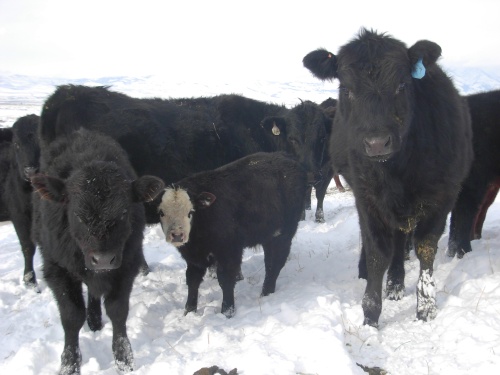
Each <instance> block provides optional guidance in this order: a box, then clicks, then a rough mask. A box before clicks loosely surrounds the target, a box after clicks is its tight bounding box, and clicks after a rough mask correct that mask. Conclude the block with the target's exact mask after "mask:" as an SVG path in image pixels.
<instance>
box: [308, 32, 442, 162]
mask: <svg viewBox="0 0 500 375" xmlns="http://www.w3.org/2000/svg"><path fill="white" fill-rule="evenodd" d="M440 51H441V49H440V47H439V46H438V45H437V44H435V43H432V42H428V41H421V42H418V43H416V44H415V45H414V46H413V47H411V48H410V49H407V48H406V46H405V45H404V44H403V43H402V42H400V41H398V40H396V39H393V38H391V37H389V36H386V35H383V34H376V33H374V32H369V31H367V30H364V31H362V32H361V34H360V36H359V37H358V38H357V39H355V40H353V41H351V42H350V43H348V44H346V45H344V46H343V47H341V49H340V50H339V53H338V55H337V56H335V55H333V54H331V53H329V52H327V51H324V50H318V51H314V52H311V53H310V54H309V55H307V56H306V57H305V58H304V65H306V67H308V68H309V69H310V70H311V71H312V72H313V74H315V75H316V76H317V77H319V78H321V79H332V78H337V79H338V80H339V82H340V85H339V103H338V106H337V110H336V115H335V124H336V126H341V127H342V129H343V131H344V132H345V133H346V134H347V137H348V139H347V142H348V147H349V149H350V150H351V151H353V152H355V153H357V154H358V155H361V156H363V157H366V158H368V159H369V160H373V161H386V160H388V159H390V158H391V157H392V156H393V155H395V154H396V153H397V152H398V151H400V149H401V147H402V146H403V145H404V143H405V140H406V136H407V134H408V132H409V129H410V126H411V124H412V119H413V113H414V109H415V106H416V105H417V103H416V99H415V98H416V96H415V91H416V90H418V87H417V86H418V85H419V83H417V82H416V81H418V80H420V79H422V80H425V79H426V77H425V68H426V67H427V68H429V67H431V66H432V65H433V64H434V63H435V62H436V60H437V58H438V57H439V55H440ZM417 69H421V70H422V71H421V72H420V73H421V74H420V75H419V74H415V71H416V70H417ZM430 94H432V93H430Z"/></svg>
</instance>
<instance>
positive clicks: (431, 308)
mask: <svg viewBox="0 0 500 375" xmlns="http://www.w3.org/2000/svg"><path fill="white" fill-rule="evenodd" d="M436 315H437V310H436V285H435V283H434V279H433V277H432V276H431V274H430V272H429V270H423V271H422V272H421V274H420V277H419V279H418V283H417V318H418V319H420V320H424V321H429V320H432V319H434V318H435V317H436Z"/></svg>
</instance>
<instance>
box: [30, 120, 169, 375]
mask: <svg viewBox="0 0 500 375" xmlns="http://www.w3.org/2000/svg"><path fill="white" fill-rule="evenodd" d="M40 163H41V168H40V169H41V173H39V174H36V175H35V176H33V177H32V178H31V181H32V184H33V187H34V189H35V190H36V192H37V193H38V194H35V196H34V200H33V203H34V220H35V224H34V237H35V239H36V242H37V244H38V245H39V247H40V252H41V254H42V259H43V274H44V278H45V280H46V282H47V285H48V286H49V287H50V289H51V290H52V293H53V294H54V298H55V299H56V301H57V305H58V307H59V313H60V316H61V322H62V326H63V328H64V350H63V353H62V355H61V373H63V374H73V373H79V370H80V364H81V353H80V348H79V343H78V341H79V340H78V335H79V331H80V329H81V328H82V326H83V324H84V322H85V320H86V319H87V323H88V325H89V328H90V329H91V330H93V331H96V330H99V329H101V328H102V321H101V316H102V314H101V297H103V298H104V306H105V307H106V313H107V314H108V316H109V318H110V320H111V323H112V325H113V341H112V342H113V344H112V348H113V354H114V358H115V363H116V365H117V367H118V369H120V370H123V371H129V370H132V367H133V354H132V349H131V346H130V342H129V340H128V337H127V330H126V320H127V315H128V307H129V297H130V293H131V291H132V285H133V282H134V279H135V277H136V275H137V274H138V272H139V268H140V266H141V264H142V263H143V261H144V255H143V252H142V241H143V230H144V226H145V215H144V206H143V204H142V202H144V201H151V200H152V199H153V198H154V197H156V195H157V194H158V193H159V192H160V191H161V190H163V188H164V184H163V182H162V181H161V180H160V179H159V178H157V177H153V176H143V177H140V178H137V176H136V173H135V171H134V169H133V168H132V166H131V165H130V162H129V160H128V157H127V154H126V153H125V152H124V151H123V150H122V149H121V147H120V146H119V145H118V144H117V143H116V142H115V141H114V140H113V139H112V138H110V137H108V136H104V135H101V134H98V133H97V132H93V131H89V130H86V129H82V130H79V131H77V132H74V133H73V134H72V135H71V136H70V137H59V138H58V139H57V140H56V141H54V142H53V143H52V144H51V145H50V146H48V147H46V148H44V147H42V156H41V161H40ZM82 282H83V283H85V284H86V285H87V292H88V307H87V313H86V311H85V303H84V299H83V295H82Z"/></svg>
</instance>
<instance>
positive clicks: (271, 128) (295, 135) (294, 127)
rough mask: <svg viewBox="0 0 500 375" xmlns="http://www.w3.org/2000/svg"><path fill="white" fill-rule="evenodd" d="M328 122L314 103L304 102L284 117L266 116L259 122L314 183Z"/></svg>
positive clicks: (318, 177)
mask: <svg viewBox="0 0 500 375" xmlns="http://www.w3.org/2000/svg"><path fill="white" fill-rule="evenodd" d="M329 121H330V120H329V119H328V118H327V116H326V115H325V113H324V112H323V110H322V109H321V108H320V107H319V106H318V105H317V104H315V103H312V102H310V101H305V102H302V103H301V104H299V105H297V106H295V107H294V108H293V109H291V110H290V112H289V113H288V114H287V115H286V116H284V117H278V116H276V117H268V118H266V119H264V120H263V121H262V124H261V125H262V127H263V128H264V129H265V130H266V131H267V133H268V134H269V135H270V136H271V137H273V138H274V141H275V144H277V145H278V146H277V150H279V151H285V152H287V153H288V154H290V155H292V156H293V157H294V158H295V159H296V160H297V161H298V162H299V163H301V164H302V165H303V166H304V168H305V169H306V170H307V171H308V174H309V182H311V183H315V182H318V181H320V180H321V177H322V176H321V164H322V162H323V151H324V148H325V143H326V139H327V138H326V127H327V124H328V122H329ZM271 134H272V135H271Z"/></svg>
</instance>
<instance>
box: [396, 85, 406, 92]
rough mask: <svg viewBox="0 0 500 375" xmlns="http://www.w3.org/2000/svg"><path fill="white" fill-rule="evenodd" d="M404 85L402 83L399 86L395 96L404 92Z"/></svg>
mask: <svg viewBox="0 0 500 375" xmlns="http://www.w3.org/2000/svg"><path fill="white" fill-rule="evenodd" d="M405 88H406V83H404V82H402V83H400V84H399V86H398V89H397V90H396V94H399V93H400V92H402V91H405Z"/></svg>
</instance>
